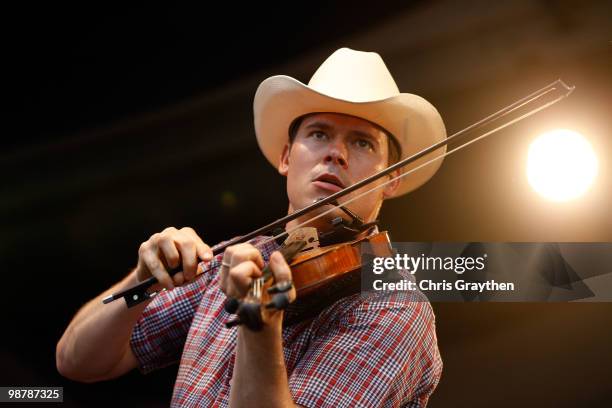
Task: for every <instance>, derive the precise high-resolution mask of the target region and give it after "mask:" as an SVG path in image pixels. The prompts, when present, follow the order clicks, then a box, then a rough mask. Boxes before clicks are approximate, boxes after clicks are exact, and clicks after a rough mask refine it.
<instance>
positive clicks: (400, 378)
mask: <svg viewBox="0 0 612 408" xmlns="http://www.w3.org/2000/svg"><path fill="white" fill-rule="evenodd" d="M264 238H265V237H260V238H256V239H254V240H253V241H251V243H252V244H254V245H256V246H257V244H258V243H259V244H260V243H261V242H262V241H263V239H264ZM277 248H278V244H276V243H275V242H274V241H272V242H271V243H269V244H266V245H265V246H263V247H260V248H259V249H260V251H261V252H262V255H263V257H264V259H265V260H266V261H267V260H268V257H269V256H270V254H271V253H272V251H274V250H275V249H277ZM221 259H222V254H220V255H218V256H216V257H215V258H214V259H213V260H212V261H210V264H209V263H206V264H205V265H203V266H204V268H203V269H206V268H208V267H210V268H211V270H210V271H209V272H206V273H205V274H203V276H201V277H200V278H198V279H196V280H195V281H194V282H191V283H190V284H187V285H184V286H182V287H178V288H175V289H174V290H172V291H165V292H162V293H160V294H159V295H158V296H157V297H156V298H155V299H154V300H153V301H152V302H151V303H150V304H149V305H148V306H147V308H146V309H145V311H144V312H143V314H142V316H141V318H140V320H139V321H138V323H137V324H136V326H135V328H134V331H133V333H132V338H131V346H132V350H133V351H134V354H135V355H136V357H137V359H138V361H139V369H140V371H141V372H143V373H148V372H150V371H153V370H155V369H158V368H161V367H164V366H168V365H170V364H174V363H177V362H180V367H179V371H178V375H177V379H176V383H175V385H174V393H173V396H172V406H174V407H195V406H197V407H218V406H220V407H226V406H228V404H229V393H230V387H231V379H232V374H233V369H234V361H235V358H236V334H237V328H232V329H226V328H225V325H224V323H225V322H226V321H227V320H229V319H231V318H232V316H231V315H229V314H228V313H227V312H226V311H225V310H224V308H223V305H224V302H225V295H224V294H223V293H222V292H221V291H220V289H219V285H218V279H219V275H218V270H219V266H220V263H221ZM283 345H284V355H285V365H286V368H287V377H288V379H289V388H290V391H291V394H292V396H293V399H294V401H295V403H296V404H300V405H303V406H306V407H400V406H401V407H423V406H425V405H426V404H427V400H428V398H429V396H430V395H431V393H432V392H433V390H434V389H435V387H436V385H437V384H438V381H439V379H440V375H441V372H442V360H441V358H440V354H439V351H438V347H437V341H436V332H435V322H434V314H433V312H432V309H431V306H430V304H429V302H427V299H426V298H425V296H424V295H423V294H422V293H420V292H418V291H409V292H394V293H392V294H384V295H381V294H372V295H368V296H364V295H360V294H356V295H353V296H349V297H346V298H343V299H341V300H339V301H337V302H336V303H334V304H333V305H331V306H329V307H327V308H326V309H324V310H323V311H322V312H321V313H320V314H319V315H318V316H316V317H314V318H313V319H310V320H307V321H304V322H301V323H298V324H295V325H292V326H289V327H286V328H284V329H283Z"/></svg>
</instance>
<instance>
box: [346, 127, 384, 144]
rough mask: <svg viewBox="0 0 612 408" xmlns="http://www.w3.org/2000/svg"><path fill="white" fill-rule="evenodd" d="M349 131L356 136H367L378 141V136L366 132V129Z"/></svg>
mask: <svg viewBox="0 0 612 408" xmlns="http://www.w3.org/2000/svg"><path fill="white" fill-rule="evenodd" d="M349 133H351V134H352V135H355V136H359V137H365V138H367V139H372V140H374V141H377V142H378V138H377V137H375V136H374V135H373V134H371V133H370V132H365V131H362V130H351V131H350V132H349Z"/></svg>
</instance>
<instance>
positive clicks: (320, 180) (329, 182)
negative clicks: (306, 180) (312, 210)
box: [312, 173, 344, 193]
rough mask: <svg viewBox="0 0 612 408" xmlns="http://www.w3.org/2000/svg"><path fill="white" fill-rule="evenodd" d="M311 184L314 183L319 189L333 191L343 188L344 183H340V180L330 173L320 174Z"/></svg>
mask: <svg viewBox="0 0 612 408" xmlns="http://www.w3.org/2000/svg"><path fill="white" fill-rule="evenodd" d="M312 184H314V185H315V186H316V187H318V188H320V189H323V190H327V191H331V192H334V193H335V192H337V191H340V190H343V189H344V183H342V181H341V180H340V179H339V178H338V177H337V176H335V175H333V174H331V173H323V174H321V175H320V176H318V177H317V178H316V179H314V180H313V181H312Z"/></svg>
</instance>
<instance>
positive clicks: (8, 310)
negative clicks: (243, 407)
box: [0, 0, 612, 407]
mask: <svg viewBox="0 0 612 408" xmlns="http://www.w3.org/2000/svg"><path fill="white" fill-rule="evenodd" d="M225 3H226V4H223V5H215V6H209V5H207V6H205V7H204V6H203V7H201V8H197V9H196V8H188V7H186V6H179V5H175V6H170V5H165V6H159V7H154V6H151V5H146V6H144V5H143V6H133V7H131V8H127V7H122V8H115V9H111V8H109V7H102V6H100V7H98V8H93V7H89V8H80V9H79V8H72V7H70V8H68V7H65V8H62V7H61V6H57V5H53V7H46V8H38V7H37V6H33V5H32V6H31V7H29V8H25V9H20V10H6V11H5V13H4V20H6V21H5V22H4V24H3V36H2V38H3V40H2V43H3V46H2V61H3V64H2V65H3V68H4V69H3V71H4V74H3V76H2V82H3V90H4V92H3V96H4V102H5V105H7V106H8V107H7V108H5V110H4V112H5V115H4V116H5V118H4V126H3V132H2V133H3V138H2V140H3V148H2V151H1V152H0V174H1V175H2V183H1V184H0V188H1V195H0V197H1V200H0V228H1V229H0V231H1V233H0V256H1V259H2V263H1V265H2V266H1V268H2V280H3V283H4V284H3V292H4V296H2V312H3V319H2V322H3V329H4V330H3V335H2V337H1V338H2V343H1V345H0V362H1V364H2V371H1V372H2V374H0V375H1V378H0V385H3V386H10V385H30V386H36V385H39V386H51V385H55V386H63V387H64V393H65V396H64V399H65V401H66V402H65V403H64V405H66V406H87V407H93V406H107V405H109V404H116V405H117V406H127V405H128V404H131V405H132V406H145V405H146V406H160V407H161V406H167V405H168V402H169V400H170V396H171V393H172V386H173V382H174V376H175V373H176V369H167V370H163V371H161V372H158V373H155V374H151V375H149V376H141V375H140V374H139V373H137V372H133V373H131V374H129V375H127V376H125V377H123V378H121V379H117V380H114V381H110V382H106V383H101V384H93V385H83V384H79V383H75V382H71V381H69V380H66V379H64V378H62V377H61V376H59V374H57V372H56V370H55V357H54V352H55V344H56V342H57V340H58V339H59V337H60V336H61V334H62V332H63V330H64V329H65V327H66V326H67V324H68V322H69V321H70V319H71V317H72V316H73V314H74V313H75V312H76V311H77V310H78V308H79V307H80V306H81V305H83V304H84V303H85V302H86V301H87V300H88V299H91V298H92V297H94V296H95V295H96V294H98V293H100V292H101V291H103V290H104V289H105V288H107V287H109V286H110V285H111V284H113V283H114V282H116V281H117V280H119V279H120V278H121V277H123V276H125V274H127V273H128V272H129V270H130V269H131V268H132V267H133V266H134V265H135V262H136V258H137V249H138V246H139V244H140V243H141V242H142V241H144V240H146V239H147V238H148V237H149V236H150V235H151V234H153V233H154V232H157V231H160V230H162V229H163V228H165V227H167V226H176V227H181V226H191V227H193V228H195V229H196V231H198V232H199V233H200V235H201V236H203V237H204V238H205V240H206V241H207V242H209V243H215V242H217V241H219V240H222V239H227V238H229V237H232V236H234V235H237V234H241V233H245V232H248V231H250V230H252V229H254V228H255V227H258V226H260V225H262V224H263V223H267V222H269V221H271V220H274V219H276V218H278V217H280V216H281V215H284V213H285V211H286V207H287V202H286V195H285V191H284V183H283V179H282V178H281V177H279V176H277V175H276V173H275V171H274V169H272V168H271V167H270V166H269V165H268V164H267V162H266V161H265V159H264V158H263V156H261V155H260V154H259V151H258V148H257V145H256V142H255V137H254V132H253V125H252V98H253V95H254V93H255V89H256V87H257V85H258V84H259V82H261V81H262V80H263V79H265V78H266V77H268V76H270V75H274V74H287V75H290V76H293V77H295V78H297V79H299V80H301V81H303V82H307V81H308V79H309V78H310V76H311V75H312V73H313V72H314V70H315V69H316V68H317V67H318V66H319V64H320V63H321V62H322V61H323V60H324V59H325V58H326V57H327V56H328V55H329V54H331V53H332V52H333V51H334V50H335V49H336V48H339V47H341V46H349V47H352V48H355V49H360V50H372V51H377V52H379V53H380V54H381V55H382V57H383V58H384V60H385V61H386V63H387V65H388V67H389V69H390V71H391V72H392V73H393V75H394V77H395V79H396V81H397V83H398V86H399V88H400V90H402V91H404V92H411V93H416V94H418V95H421V96H424V97H425V98H427V99H428V100H429V101H431V102H432V103H433V104H434V105H435V106H436V107H437V108H438V110H439V111H440V113H441V114H442V116H443V118H444V119H445V123H446V126H447V129H448V132H449V133H453V132H456V131H458V130H460V129H462V128H463V127H465V126H467V125H468V124H470V123H472V122H474V121H476V120H478V119H480V118H482V117H484V116H485V115H488V114H490V113H492V112H493V111H495V110H497V109H499V108H501V107H503V106H504V105H506V104H508V103H510V102H512V101H514V100H515V99H518V98H519V97H522V96H524V95H525V94H527V93H529V92H531V91H533V90H536V89H538V88H540V87H542V86H544V85H546V84H548V83H550V82H552V81H554V80H555V79H557V78H563V79H564V80H565V81H567V82H568V83H570V84H574V85H576V87H577V88H576V91H575V93H574V94H573V95H572V96H570V98H568V99H566V100H564V101H562V102H561V103H559V104H557V105H555V106H553V107H552V108H549V109H547V110H546V111H544V112H541V113H539V114H537V116H534V117H532V118H531V119H528V120H527V121H523V122H521V123H520V124H518V125H515V126H513V127H512V128H511V129H508V130H505V131H503V132H501V133H500V134H498V135H496V136H494V137H492V138H489V139H487V140H486V141H484V142H481V143H479V144H478V145H476V146H473V147H470V148H468V149H467V150H465V151H464V152H462V153H460V154H459V155H458V156H455V157H450V158H448V159H447V160H446V161H445V162H444V164H443V165H442V168H441V170H440V171H439V172H438V174H437V175H436V176H435V177H434V178H433V179H432V180H431V181H430V182H429V183H428V184H427V185H425V186H424V187H422V188H420V189H419V190H417V191H416V192H414V193H412V194H410V195H408V196H404V197H402V198H399V199H395V200H392V201H389V202H388V203H387V204H386V205H385V208H384V209H383V213H382V223H383V225H384V226H385V227H386V228H389V229H390V231H391V234H392V238H393V240H394V241H501V242H508V241H527V242H529V241H551V242H559V241H570V242H572V241H587V242H588V241H612V215H611V213H610V210H609V209H610V207H611V205H612V191H611V190H610V188H611V186H612V182H611V181H612V180H611V177H610V158H611V157H612V155H611V154H610V153H611V152H612V142H611V141H610V130H611V126H610V125H611V121H610V106H612V77H611V74H612V70H611V68H612V66H611V65H612V64H611V63H612V59H611V54H610V51H611V46H612V42H611V41H612V33H611V32H610V31H611V29H610V17H611V16H612V13H611V11H612V7H611V6H610V3H609V2H606V1H580V2H579V1H509V2H487V1H484V0H481V1H476V0H475V1H467V2H453V1H450V0H447V1H432V2H425V1H412V2H409V1H392V2H375V3H372V2H367V3H364V4H359V3H355V2H333V3H331V4H317V3H313V2H308V3H295V2H282V3H281V2H279V3H269V4H267V5H262V4H256V5H248V4H244V5H242V4H241V5H238V3H235V2H225ZM491 3H499V4H491ZM564 127H565V128H569V129H572V130H575V131H578V132H580V133H582V134H584V135H585V136H586V137H587V138H588V139H589V140H590V141H591V143H592V144H593V146H594V148H595V150H596V152H597V154H598V157H599V162H600V170H599V177H598V179H597V181H596V183H595V185H594V186H593V188H592V189H591V190H590V191H589V192H588V193H587V194H586V195H585V196H584V197H582V198H580V199H578V200H575V201H573V202H569V203H565V204H559V203H552V202H549V201H546V200H544V199H542V198H541V197H539V196H538V195H537V194H536V193H535V192H533V190H532V189H531V188H530V187H529V186H528V184H527V181H526V176H525V171H524V166H525V156H526V149H527V147H528V144H529V142H530V141H531V140H533V138H534V137H536V136H537V135H538V134H540V133H542V132H544V131H547V130H551V129H554V128H564ZM433 306H434V309H435V311H436V316H437V328H438V337H439V346H440V350H441V353H442V357H443V360H444V364H445V368H444V373H443V378H442V381H441V382H440V384H439V386H438V389H437V391H436V392H435V393H434V395H433V397H432V398H431V400H430V406H431V407H447V406H453V407H459V406H471V407H490V406H496V407H505V406H516V405H519V406H550V407H570V406H606V405H609V403H610V401H612V384H611V382H610V375H609V373H610V368H611V363H612V354H611V352H610V350H609V344H610V341H611V340H612V328H611V325H610V321H611V320H610V315H611V312H612V304H610V303H566V304H563V303H528V304H518V303H509V304H493V303H480V304H459V303H438V304H434V305H433Z"/></svg>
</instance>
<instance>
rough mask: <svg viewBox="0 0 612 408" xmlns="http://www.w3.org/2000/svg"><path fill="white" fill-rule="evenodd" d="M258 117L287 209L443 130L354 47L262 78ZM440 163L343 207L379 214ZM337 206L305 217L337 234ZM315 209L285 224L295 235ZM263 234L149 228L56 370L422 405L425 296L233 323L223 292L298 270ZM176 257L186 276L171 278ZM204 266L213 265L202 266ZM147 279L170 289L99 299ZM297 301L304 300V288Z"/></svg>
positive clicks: (236, 402) (76, 326)
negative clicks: (162, 376) (295, 74)
mask: <svg viewBox="0 0 612 408" xmlns="http://www.w3.org/2000/svg"><path fill="white" fill-rule="evenodd" d="M254 116H255V131H256V134H257V140H258V143H259V146H260V148H261V150H262V152H263V153H264V155H265V156H266V158H267V159H268V160H269V161H270V162H271V163H272V164H273V165H274V166H275V167H276V168H277V169H278V171H279V173H280V174H281V175H283V176H285V177H286V179H287V195H288V199H289V210H288V211H289V213H291V212H293V211H296V210H299V209H301V208H304V207H306V206H308V205H310V204H312V203H313V202H314V201H316V200H318V199H320V198H322V197H326V196H329V195H331V194H333V193H334V192H336V191H339V190H341V189H342V188H344V187H347V186H350V185H352V184H354V183H356V182H358V181H360V180H362V179H364V178H366V177H368V176H370V175H372V174H375V173H377V172H378V171H380V170H382V169H384V168H386V167H387V166H388V165H389V164H391V163H393V162H396V161H398V160H399V159H400V158H403V157H407V156H409V155H411V154H413V153H415V152H417V151H419V150H421V149H423V148H425V147H427V146H429V145H432V144H434V143H435V142H437V141H440V140H442V139H444V138H445V130H444V125H443V123H442V119H441V118H440V116H439V114H438V112H437V111H436V109H435V108H434V107H433V106H432V105H431V104H429V103H428V102H427V101H425V100H424V99H422V98H420V97H418V96H416V95H412V94H406V93H400V92H399V90H398V89H397V86H396V84H395V82H394V81H393V78H392V77H391V74H390V73H389V72H388V70H387V68H386V66H385V64H384V62H383V61H382V59H381V58H380V56H379V55H378V54H376V53H366V52H358V51H353V50H350V49H346V48H343V49H340V50H337V51H336V52H335V53H334V54H332V55H331V56H330V57H329V58H328V59H327V60H326V61H325V62H324V63H323V64H322V65H321V66H320V67H319V69H318V70H317V71H316V73H315V74H314V75H313V77H312V78H311V80H310V82H309V83H308V85H305V84H302V83H300V82H299V81H297V80H295V79H293V78H290V77H287V76H274V77H271V78H268V79H266V80H265V81H264V82H262V83H261V84H260V86H259V88H258V90H257V93H256V95H255V101H254ZM418 164H419V162H417V163H416V164H415V166H416V165H418ZM438 167H439V162H438V164H437V165H433V166H427V167H424V168H422V169H419V170H418V171H416V172H414V173H413V174H411V175H410V176H409V177H404V178H402V179H397V180H394V181H393V182H391V183H388V184H386V185H385V186H383V187H381V188H379V189H377V190H375V191H374V192H371V193H369V194H367V195H365V196H364V197H362V198H360V199H359V200H356V201H354V202H352V203H350V205H347V207H348V208H350V210H351V211H352V212H353V213H354V214H356V215H357V216H358V217H360V218H361V219H362V220H363V221H365V222H372V221H374V220H376V217H377V216H378V213H379V211H380V208H381V205H382V202H383V201H384V200H385V199H388V198H393V197H396V196H398V195H401V194H404V193H407V192H409V191H412V190H414V189H415V188H417V187H419V186H420V185H422V184H423V183H425V182H426V181H427V180H428V179H429V178H431V176H432V175H433V174H434V173H435V171H436V170H437V168H438ZM396 175H397V173H396ZM388 180H389V178H383V179H380V180H378V181H376V182H374V184H382V183H384V182H385V181H388ZM371 187H372V186H365V187H363V188H361V189H359V190H357V191H355V192H353V193H351V194H350V195H349V196H348V197H354V196H356V195H357V194H359V193H360V192H362V191H365V189H369V188H371ZM325 208H326V207H323V208H322V209H325ZM322 209H321V210H318V211H319V212H321V211H322ZM336 211H337V213H336V212H334V213H333V214H329V215H328V216H325V217H322V218H320V219H318V220H316V221H314V222H312V223H311V224H310V225H309V226H311V227H317V228H318V229H320V230H325V229H329V225H330V221H331V219H333V218H335V217H338V216H340V215H341V214H342V212H341V211H340V210H336ZM312 216H313V214H306V215H304V216H303V217H301V218H298V219H296V220H293V221H291V222H289V223H288V224H287V225H286V228H287V230H290V229H291V228H292V227H295V226H296V225H298V224H300V223H302V222H304V221H306V220H307V219H308V218H309V217H312ZM370 232H371V231H367V232H364V233H366V234H367V233H370ZM263 241H264V237H259V238H255V239H253V240H251V241H249V242H247V243H243V244H238V245H234V246H230V247H228V248H227V249H226V250H225V251H224V252H223V253H222V254H220V255H218V256H216V257H213V254H212V250H211V248H210V247H209V246H208V245H207V244H206V243H205V242H204V240H203V239H202V238H201V237H200V236H198V234H197V233H196V232H195V231H194V230H193V229H191V228H187V227H186V228H180V229H176V228H172V227H171V228H167V229H165V230H164V231H162V232H160V233H157V234H154V235H153V236H151V237H150V238H149V239H148V240H147V241H146V242H144V243H143V244H142V245H141V246H140V249H139V252H138V255H139V258H138V263H137V266H136V267H135V269H134V270H133V271H132V272H131V273H130V274H129V275H128V276H127V277H126V278H124V279H123V280H122V281H121V282H119V283H118V284H116V285H115V286H113V287H112V288H110V289H109V290H108V291H106V292H104V293H102V294H101V295H100V296H98V297H97V298H95V299H93V300H92V301H90V302H89V303H88V304H87V305H85V306H84V307H83V308H82V309H81V310H80V311H79V312H78V313H77V314H76V316H75V317H74V318H73V320H72V322H71V323H70V325H69V326H68V328H67V329H66V331H65V333H64V335H63V336H62V338H61V339H60V341H59V342H58V345H57V367H58V370H59V371H60V373H62V374H63V375H64V376H66V377H68V378H71V379H74V380H78V381H83V382H95V381H102V380H108V379H111V378H115V377H118V376H120V375H122V374H125V373H126V372H128V371H130V370H132V369H134V368H136V367H137V368H139V370H140V371H142V372H144V373H147V372H150V371H152V370H155V369H158V368H161V367H164V366H167V365H170V364H174V363H179V364H180V368H179V372H178V375H177V380H176V383H175V386H174V393H173V396H172V405H173V406H177V407H178V406H180V407H184V406H232V407H238V406H240V407H242V406H248V407H253V406H261V407H277V406H278V407H287V406H305V407H328V406H330V407H331V406H334V407H335V406H342V407H344V406H350V407H354V406H364V407H379V406H380V407H399V406H410V407H421V406H425V405H426V404H427V401H428V398H429V396H430V395H431V393H432V392H433V390H434V389H435V387H436V385H437V383H438V381H439V379H440V375H441V370H442V361H441V358H440V355H439V351H438V347H437V341H436V333H435V323H434V315H433V312H432V310H431V306H430V305H429V303H428V302H427V300H426V298H425V297H424V296H423V295H422V294H421V293H420V292H418V291H413V292H410V293H393V294H390V295H388V296H386V297H384V298H369V297H368V296H360V295H359V294H355V295H352V296H347V297H344V298H342V299H339V300H337V301H335V302H334V303H333V304H331V305H329V306H327V307H326V308H324V309H323V310H322V311H321V312H320V313H319V314H318V315H316V316H314V317H312V318H309V319H307V320H304V321H301V322H298V323H295V324H291V325H283V316H284V315H283V314H284V312H283V311H282V310H274V309H272V310H267V309H264V310H265V312H264V314H263V320H264V327H263V329H262V330H261V331H252V330H250V329H249V328H248V327H244V326H238V327H233V328H229V329H228V328H226V327H225V322H227V321H228V320H230V319H231V318H232V315H231V314H229V313H228V312H227V311H226V310H225V308H224V304H225V302H226V300H227V298H234V299H241V298H243V297H244V296H245V294H246V293H247V291H248V290H249V288H250V285H251V283H252V282H253V280H254V279H256V278H258V277H260V276H261V275H262V269H263V268H264V265H265V264H268V263H269V266H270V270H271V271H272V273H273V275H274V279H275V281H276V282H290V281H291V279H292V275H291V269H290V268H289V265H288V264H287V262H286V261H285V259H284V258H283V256H282V255H281V254H280V253H279V252H278V249H279V244H277V243H276V242H274V241H271V240H267V241H266V243H265V244H263V245H262V243H263ZM199 260H201V262H199ZM179 266H181V267H182V272H180V273H177V274H175V275H172V276H171V275H170V274H169V273H168V269H170V268H175V267H179ZM198 268H199V269H200V270H206V272H205V273H203V274H201V275H198V274H197V271H198ZM150 276H154V277H156V278H157V280H158V281H159V284H158V286H157V287H158V288H165V289H167V290H165V291H161V292H160V294H158V295H157V296H156V297H154V298H153V300H149V301H147V302H144V303H141V304H138V305H136V306H134V307H132V308H126V306H125V304H123V302H114V303H110V304H108V305H103V304H102V301H101V300H102V299H103V298H104V297H105V296H107V295H108V294H109V293H113V292H117V291H120V290H123V289H125V288H128V287H131V286H134V285H136V284H138V283H139V282H141V281H143V280H145V279H147V278H149V277H150ZM289 297H290V299H291V300H293V299H295V297H296V293H295V289H291V290H290V292H289Z"/></svg>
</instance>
